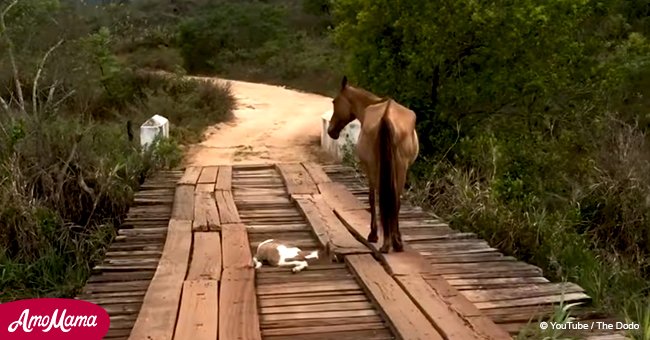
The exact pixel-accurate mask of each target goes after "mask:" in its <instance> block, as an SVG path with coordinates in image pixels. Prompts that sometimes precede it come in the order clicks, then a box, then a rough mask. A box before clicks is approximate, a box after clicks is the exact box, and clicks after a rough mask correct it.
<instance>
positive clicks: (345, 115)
mask: <svg viewBox="0 0 650 340" xmlns="http://www.w3.org/2000/svg"><path fill="white" fill-rule="evenodd" d="M347 87H348V77H346V76H343V80H341V89H340V90H339V93H338V95H336V97H335V98H334V100H333V101H332V104H333V106H334V113H333V114H332V118H331V119H330V124H329V128H328V129H327V134H328V135H329V136H330V137H331V138H332V139H335V140H336V139H338V138H339V135H340V134H341V130H343V128H344V127H345V126H346V125H348V124H349V123H350V122H351V121H353V120H354V119H355V117H354V114H353V112H352V103H351V102H350V100H349V99H348V97H346V89H347Z"/></svg>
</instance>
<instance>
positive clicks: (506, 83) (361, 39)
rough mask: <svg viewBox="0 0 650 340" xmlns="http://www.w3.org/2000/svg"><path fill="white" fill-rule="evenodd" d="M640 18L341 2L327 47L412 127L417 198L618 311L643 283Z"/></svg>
mask: <svg viewBox="0 0 650 340" xmlns="http://www.w3.org/2000/svg"><path fill="white" fill-rule="evenodd" d="M643 6H644V5H643V4H642V3H639V4H636V3H635V4H631V3H630V2H625V1H620V0H608V1H604V2H603V1H599V2H591V1H578V2H575V1H574V2H567V1H559V0H558V1H546V2H544V3H543V4H542V3H539V2H536V1H517V2H508V3H501V2H500V3H491V2H476V1H469V0H468V1H464V0H462V1H454V2H449V1H442V2H440V1H438V2H436V1H434V2H431V1H411V2H395V1H387V0H386V1H383V0H379V1H369V0H344V1H336V2H333V14H334V23H335V25H336V27H335V30H334V36H335V40H336V42H337V43H338V45H339V46H341V47H342V48H343V50H344V53H345V57H346V60H347V61H348V62H347V65H346V66H347V73H348V74H349V75H350V78H351V79H354V82H355V83H357V84H359V85H361V86H363V87H365V88H367V89H369V90H371V91H373V92H375V93H377V94H379V95H390V96H392V97H393V98H395V99H396V100H398V101H400V102H402V103H403V104H405V105H407V106H409V107H410V108H412V109H413V110H415V111H416V113H417V115H418V132H419V134H420V137H421V138H420V143H421V155H420V159H419V161H418V163H417V164H416V166H414V168H413V169H412V171H411V183H410V185H409V188H410V189H409V190H410V191H409V195H410V196H411V197H412V198H413V199H418V200H419V201H420V202H424V203H428V204H431V205H432V206H433V207H434V208H435V209H436V211H437V213H439V214H441V215H443V216H444V217H446V218H448V219H450V220H451V222H452V224H453V225H454V226H455V227H457V228H460V229H465V230H471V231H474V232H477V233H479V234H480V235H481V236H482V237H484V238H486V239H488V240H489V241H490V242H491V243H492V244H493V245H495V246H499V247H500V248H501V249H503V250H504V251H505V252H507V253H510V254H515V255H517V256H519V257H520V258H521V259H523V260H529V261H531V262H532V263H534V264H537V265H539V266H541V267H543V268H544V269H545V270H546V271H547V272H549V273H551V276H553V277H555V278H562V277H568V278H569V279H570V280H575V281H577V282H578V283H579V284H581V285H582V286H584V287H585V288H586V289H587V290H588V292H589V293H590V294H592V296H594V298H595V299H596V301H597V302H598V305H599V306H601V307H603V308H605V309H609V310H614V311H616V312H622V311H623V309H624V308H626V307H625V301H626V300H628V301H629V300H630V299H636V298H637V296H638V295H639V294H640V295H647V288H648V283H649V280H650V276H649V275H650V271H648V268H649V267H648V265H650V263H649V262H648V258H649V257H648V256H649V255H650V241H649V234H650V205H648V204H647V203H648V202H647V201H648V197H650V187H648V186H647V185H646V183H647V182H648V179H646V177H647V174H648V173H650V164H649V163H648V161H649V160H650V159H649V158H648V155H649V154H648V152H650V151H649V150H650V149H649V148H648V146H647V145H646V144H645V141H646V140H647V137H646V133H647V129H648V114H647V107H648V104H649V102H648V98H650V97H649V96H650V92H649V91H650V87H648V86H647V84H649V83H648V82H649V81H650V73H648V70H649V69H650V58H649V57H648V56H649V55H650V53H649V52H650V43H648V41H647V39H646V38H645V36H644V34H645V33H646V30H645V26H646V25H645V20H644V19H641V17H642V16H641V15H640V14H639V13H644V12H643V11H644V10H645V9H646V8H645V7H643ZM422 188H425V189H422Z"/></svg>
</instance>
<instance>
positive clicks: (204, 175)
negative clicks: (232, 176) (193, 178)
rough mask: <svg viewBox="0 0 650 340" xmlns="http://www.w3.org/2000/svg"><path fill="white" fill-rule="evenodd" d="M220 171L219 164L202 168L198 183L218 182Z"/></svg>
mask: <svg viewBox="0 0 650 340" xmlns="http://www.w3.org/2000/svg"><path fill="white" fill-rule="evenodd" d="M218 172H219V167H218V166H204V167H203V170H201V176H199V180H198V181H197V182H196V183H197V184H201V183H216V182H217V173H218Z"/></svg>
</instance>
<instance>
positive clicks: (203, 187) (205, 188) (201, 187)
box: [196, 183, 214, 193]
mask: <svg viewBox="0 0 650 340" xmlns="http://www.w3.org/2000/svg"><path fill="white" fill-rule="evenodd" d="M196 191H197V192H209V193H212V192H213V191H214V183H199V184H197V185H196Z"/></svg>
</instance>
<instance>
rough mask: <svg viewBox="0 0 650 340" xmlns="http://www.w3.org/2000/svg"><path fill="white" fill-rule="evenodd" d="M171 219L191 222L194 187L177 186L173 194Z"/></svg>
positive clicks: (192, 217)
mask: <svg viewBox="0 0 650 340" xmlns="http://www.w3.org/2000/svg"><path fill="white" fill-rule="evenodd" d="M172 218H173V219H177V220H185V221H191V220H193V219H194V186H193V185H184V184H181V185H178V186H177V187H176V193H175V194H174V205H173V208H172Z"/></svg>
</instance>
